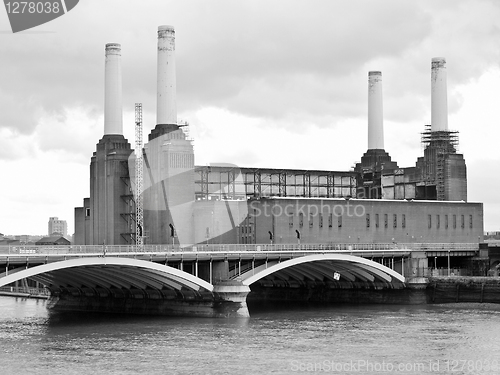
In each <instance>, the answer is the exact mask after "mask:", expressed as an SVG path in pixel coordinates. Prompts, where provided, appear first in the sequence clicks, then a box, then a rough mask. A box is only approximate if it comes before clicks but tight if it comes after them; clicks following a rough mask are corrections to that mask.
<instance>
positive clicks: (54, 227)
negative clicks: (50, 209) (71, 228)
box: [48, 217, 68, 236]
mask: <svg viewBox="0 0 500 375" xmlns="http://www.w3.org/2000/svg"><path fill="white" fill-rule="evenodd" d="M55 233H57V234H60V235H61V236H66V235H67V234H68V224H67V223H66V220H59V218H57V217H51V218H49V232H48V235H49V236H50V235H52V234H55Z"/></svg>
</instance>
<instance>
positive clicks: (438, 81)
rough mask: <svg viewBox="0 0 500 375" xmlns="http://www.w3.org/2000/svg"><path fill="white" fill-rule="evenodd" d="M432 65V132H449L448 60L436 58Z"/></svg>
mask: <svg viewBox="0 0 500 375" xmlns="http://www.w3.org/2000/svg"><path fill="white" fill-rule="evenodd" d="M431 65H432V69H431V131H433V132H435V131H447V130H448V99H447V96H446V95H447V94H446V59H445V58H444V57H434V58H433V59H432V63H431Z"/></svg>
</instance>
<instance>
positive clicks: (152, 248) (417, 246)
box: [0, 243, 479, 257]
mask: <svg viewBox="0 0 500 375" xmlns="http://www.w3.org/2000/svg"><path fill="white" fill-rule="evenodd" d="M478 249H479V244H478V243H330V244H202V245H193V246H184V247H181V246H179V245H143V246H141V247H139V246H135V245H67V246H66V245H60V246H41V245H39V246H37V245H32V246H23V245H20V246H0V255H13V256H16V255H17V256H27V257H29V256H33V255H35V256H39V255H58V254H60V255H83V254H85V255H91V254H96V255H103V254H104V255H106V254H137V253H155V254H156V253H170V252H200V253H206V252H209V253H212V252H256V251H264V252H266V251H267V252H274V251H281V252H283V251H315V252H318V251H319V252H321V251H353V252H354V251H393V252H397V251H402V250H403V251H404V250H407V251H438V250H441V251H466V250H467V251H475V250H478Z"/></svg>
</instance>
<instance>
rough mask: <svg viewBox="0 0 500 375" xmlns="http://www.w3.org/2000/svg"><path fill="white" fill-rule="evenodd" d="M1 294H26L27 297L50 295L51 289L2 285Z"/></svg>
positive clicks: (46, 296) (45, 296)
mask: <svg viewBox="0 0 500 375" xmlns="http://www.w3.org/2000/svg"><path fill="white" fill-rule="evenodd" d="M1 294H7V295H9V294H12V295H26V296H27V297H42V298H48V297H50V291H49V290H48V289H46V288H31V287H17V286H2V287H0V295H1Z"/></svg>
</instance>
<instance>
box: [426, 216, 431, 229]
mask: <svg viewBox="0 0 500 375" xmlns="http://www.w3.org/2000/svg"><path fill="white" fill-rule="evenodd" d="M427 227H428V228H429V229H430V228H432V215H427Z"/></svg>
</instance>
